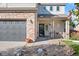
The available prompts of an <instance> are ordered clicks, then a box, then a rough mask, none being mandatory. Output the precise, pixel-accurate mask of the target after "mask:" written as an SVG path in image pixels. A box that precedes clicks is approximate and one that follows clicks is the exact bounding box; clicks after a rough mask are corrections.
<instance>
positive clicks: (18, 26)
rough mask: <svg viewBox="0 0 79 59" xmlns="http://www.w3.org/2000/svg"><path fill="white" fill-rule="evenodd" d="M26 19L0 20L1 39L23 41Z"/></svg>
mask: <svg viewBox="0 0 79 59" xmlns="http://www.w3.org/2000/svg"><path fill="white" fill-rule="evenodd" d="M25 36H26V21H0V41H23V40H24V39H25Z"/></svg>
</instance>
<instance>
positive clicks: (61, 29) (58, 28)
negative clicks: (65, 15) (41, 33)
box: [54, 20, 65, 32]
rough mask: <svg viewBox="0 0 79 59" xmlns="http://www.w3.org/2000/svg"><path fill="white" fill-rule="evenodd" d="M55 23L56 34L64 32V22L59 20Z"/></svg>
mask: <svg viewBox="0 0 79 59" xmlns="http://www.w3.org/2000/svg"><path fill="white" fill-rule="evenodd" d="M54 23H55V25H54V30H55V31H56V32H64V28H65V27H64V22H63V21H61V20H60V21H59V20H57V21H54Z"/></svg>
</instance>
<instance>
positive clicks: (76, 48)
mask: <svg viewBox="0 0 79 59" xmlns="http://www.w3.org/2000/svg"><path fill="white" fill-rule="evenodd" d="M64 42H65V43H66V44H67V45H69V46H70V47H72V48H73V49H74V51H75V54H74V55H75V56H79V44H75V43H74V42H72V41H64Z"/></svg>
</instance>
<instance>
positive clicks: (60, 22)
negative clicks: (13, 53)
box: [36, 17, 69, 41]
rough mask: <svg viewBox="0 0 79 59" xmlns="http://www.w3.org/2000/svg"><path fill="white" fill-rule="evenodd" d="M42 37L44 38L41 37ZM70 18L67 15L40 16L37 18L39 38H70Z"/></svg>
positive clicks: (38, 39) (39, 39)
mask: <svg viewBox="0 0 79 59" xmlns="http://www.w3.org/2000/svg"><path fill="white" fill-rule="evenodd" d="M41 38H42V39H41ZM68 38H69V20H68V19H67V17H39V18H38V20H37V40H36V41H42V40H48V39H68Z"/></svg>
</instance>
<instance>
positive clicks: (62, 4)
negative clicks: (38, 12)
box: [38, 3, 66, 6]
mask: <svg viewBox="0 0 79 59" xmlns="http://www.w3.org/2000/svg"><path fill="white" fill-rule="evenodd" d="M38 5H53V6H54V5H59V6H65V5H66V3H39V4H38Z"/></svg>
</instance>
